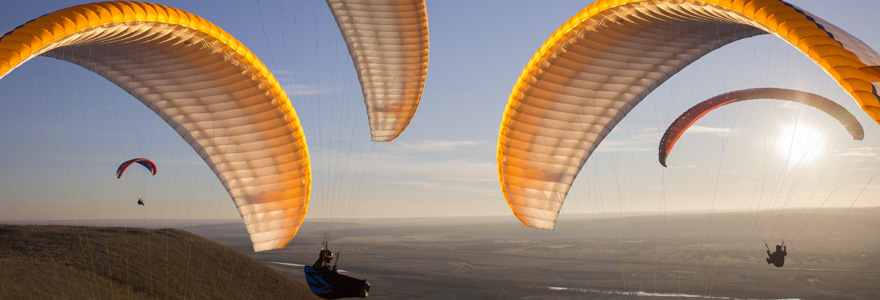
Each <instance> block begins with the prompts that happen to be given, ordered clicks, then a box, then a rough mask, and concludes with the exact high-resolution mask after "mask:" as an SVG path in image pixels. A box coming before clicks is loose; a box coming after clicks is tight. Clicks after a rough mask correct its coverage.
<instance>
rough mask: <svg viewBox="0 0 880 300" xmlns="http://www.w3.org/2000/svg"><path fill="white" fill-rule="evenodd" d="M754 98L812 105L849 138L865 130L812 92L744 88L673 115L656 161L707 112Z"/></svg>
mask: <svg viewBox="0 0 880 300" xmlns="http://www.w3.org/2000/svg"><path fill="white" fill-rule="evenodd" d="M757 99H778V100H783V101H789V102H795V103H801V104H806V105H809V106H812V107H814V108H816V109H819V110H821V111H822V112H824V113H826V114H828V115H829V116H831V117H833V118H835V119H837V121H838V122H840V124H842V125H843V126H844V127H846V130H847V131H848V132H849V134H850V135H852V138H853V140H861V139H863V138H864V137H865V131H864V129H863V128H862V125H861V124H860V123H859V120H858V119H856V117H855V116H853V114H852V113H850V112H849V111H847V110H846V108H844V107H843V106H841V105H840V104H837V103H835V102H834V101H831V100H830V99H828V98H825V97H822V96H819V95H816V94H813V93H808V92H803V91H797V90H790V89H779V88H755V89H745V90H738V91H733V92H728V93H724V94H721V95H718V96H715V97H712V98H709V99H708V100H706V101H703V102H700V103H698V104H697V105H694V106H693V107H691V108H690V109H688V110H687V111H685V112H684V113H683V114H681V116H679V117H678V118H676V119H675V121H672V124H670V125H669V128H668V129H666V133H664V134H663V138H661V139H660V151H659V154H658V156H659V159H660V164H661V165H663V166H664V167H666V157H667V156H668V155H669V153H670V152H672V147H673V146H675V142H676V141H678V139H679V138H681V135H682V134H684V132H685V131H687V130H688V128H690V127H691V125H693V124H694V123H696V122H697V121H698V120H700V119H701V118H702V117H703V116H705V115H706V114H707V113H709V112H710V111H712V110H715V109H716V108H719V107H722V106H725V105H728V104H731V103H735V102H740V101H746V100H757Z"/></svg>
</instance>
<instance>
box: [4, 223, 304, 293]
mask: <svg viewBox="0 0 880 300" xmlns="http://www.w3.org/2000/svg"><path fill="white" fill-rule="evenodd" d="M0 291H3V295H2V298H4V299H60V298H63V299H317V297H315V296H314V295H313V294H312V293H311V292H310V291H309V289H308V287H307V286H306V285H305V284H303V283H301V282H298V281H296V280H293V279H291V278H289V277H286V276H284V275H283V274H281V273H280V272H278V271H276V270H274V269H272V268H269V267H267V266H265V265H263V264H261V263H259V262H257V261H255V260H253V259H251V258H249V257H247V256H245V255H242V254H240V253H238V252H236V251H234V250H232V249H229V248H226V247H224V246H222V245H220V244H217V243H215V242H211V241H208V240H206V239H204V238H202V237H199V236H196V235H193V234H190V233H188V232H185V231H181V230H177V229H158V230H146V229H137V228H107V227H75V226H13V225H0Z"/></svg>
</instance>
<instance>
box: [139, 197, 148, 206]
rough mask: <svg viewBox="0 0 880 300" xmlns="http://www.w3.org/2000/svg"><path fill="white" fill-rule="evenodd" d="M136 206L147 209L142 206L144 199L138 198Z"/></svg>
mask: <svg viewBox="0 0 880 300" xmlns="http://www.w3.org/2000/svg"><path fill="white" fill-rule="evenodd" d="M138 205H140V206H143V207H147V205H146V204H144V199H141V198H138Z"/></svg>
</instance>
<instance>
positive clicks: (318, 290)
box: [304, 241, 370, 299]
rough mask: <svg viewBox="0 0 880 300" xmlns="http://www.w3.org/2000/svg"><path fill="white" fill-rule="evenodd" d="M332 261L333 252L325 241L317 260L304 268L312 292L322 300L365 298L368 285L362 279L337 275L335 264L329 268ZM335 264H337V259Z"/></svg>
mask: <svg viewBox="0 0 880 300" xmlns="http://www.w3.org/2000/svg"><path fill="white" fill-rule="evenodd" d="M332 260H333V252H331V251H330V249H329V248H328V247H327V241H324V247H323V248H322V249H321V253H320V255H319V256H318V260H317V261H315V263H314V264H312V265H311V266H305V267H304V269H305V275H306V282H308V284H309V288H310V289H311V290H312V292H313V293H315V295H318V297H321V298H324V299H339V298H348V297H359V298H366V297H367V295H368V294H369V293H370V284H369V283H368V282H367V281H366V280H364V279H357V278H354V277H349V276H346V275H342V274H339V271H338V268H337V265H336V264H334V265H333V266H332V267H331V266H330V261H332ZM336 262H337V263H338V262H339V258H338V257H337V258H336Z"/></svg>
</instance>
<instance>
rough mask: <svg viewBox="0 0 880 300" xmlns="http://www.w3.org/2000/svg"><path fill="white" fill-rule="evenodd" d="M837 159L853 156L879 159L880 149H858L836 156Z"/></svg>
mask: <svg viewBox="0 0 880 300" xmlns="http://www.w3.org/2000/svg"><path fill="white" fill-rule="evenodd" d="M834 156H837V157H846V156H852V157H856V158H877V157H878V156H880V148H877V147H857V148H853V149H850V150H848V151H846V152H843V153H839V154H835V155H834Z"/></svg>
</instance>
